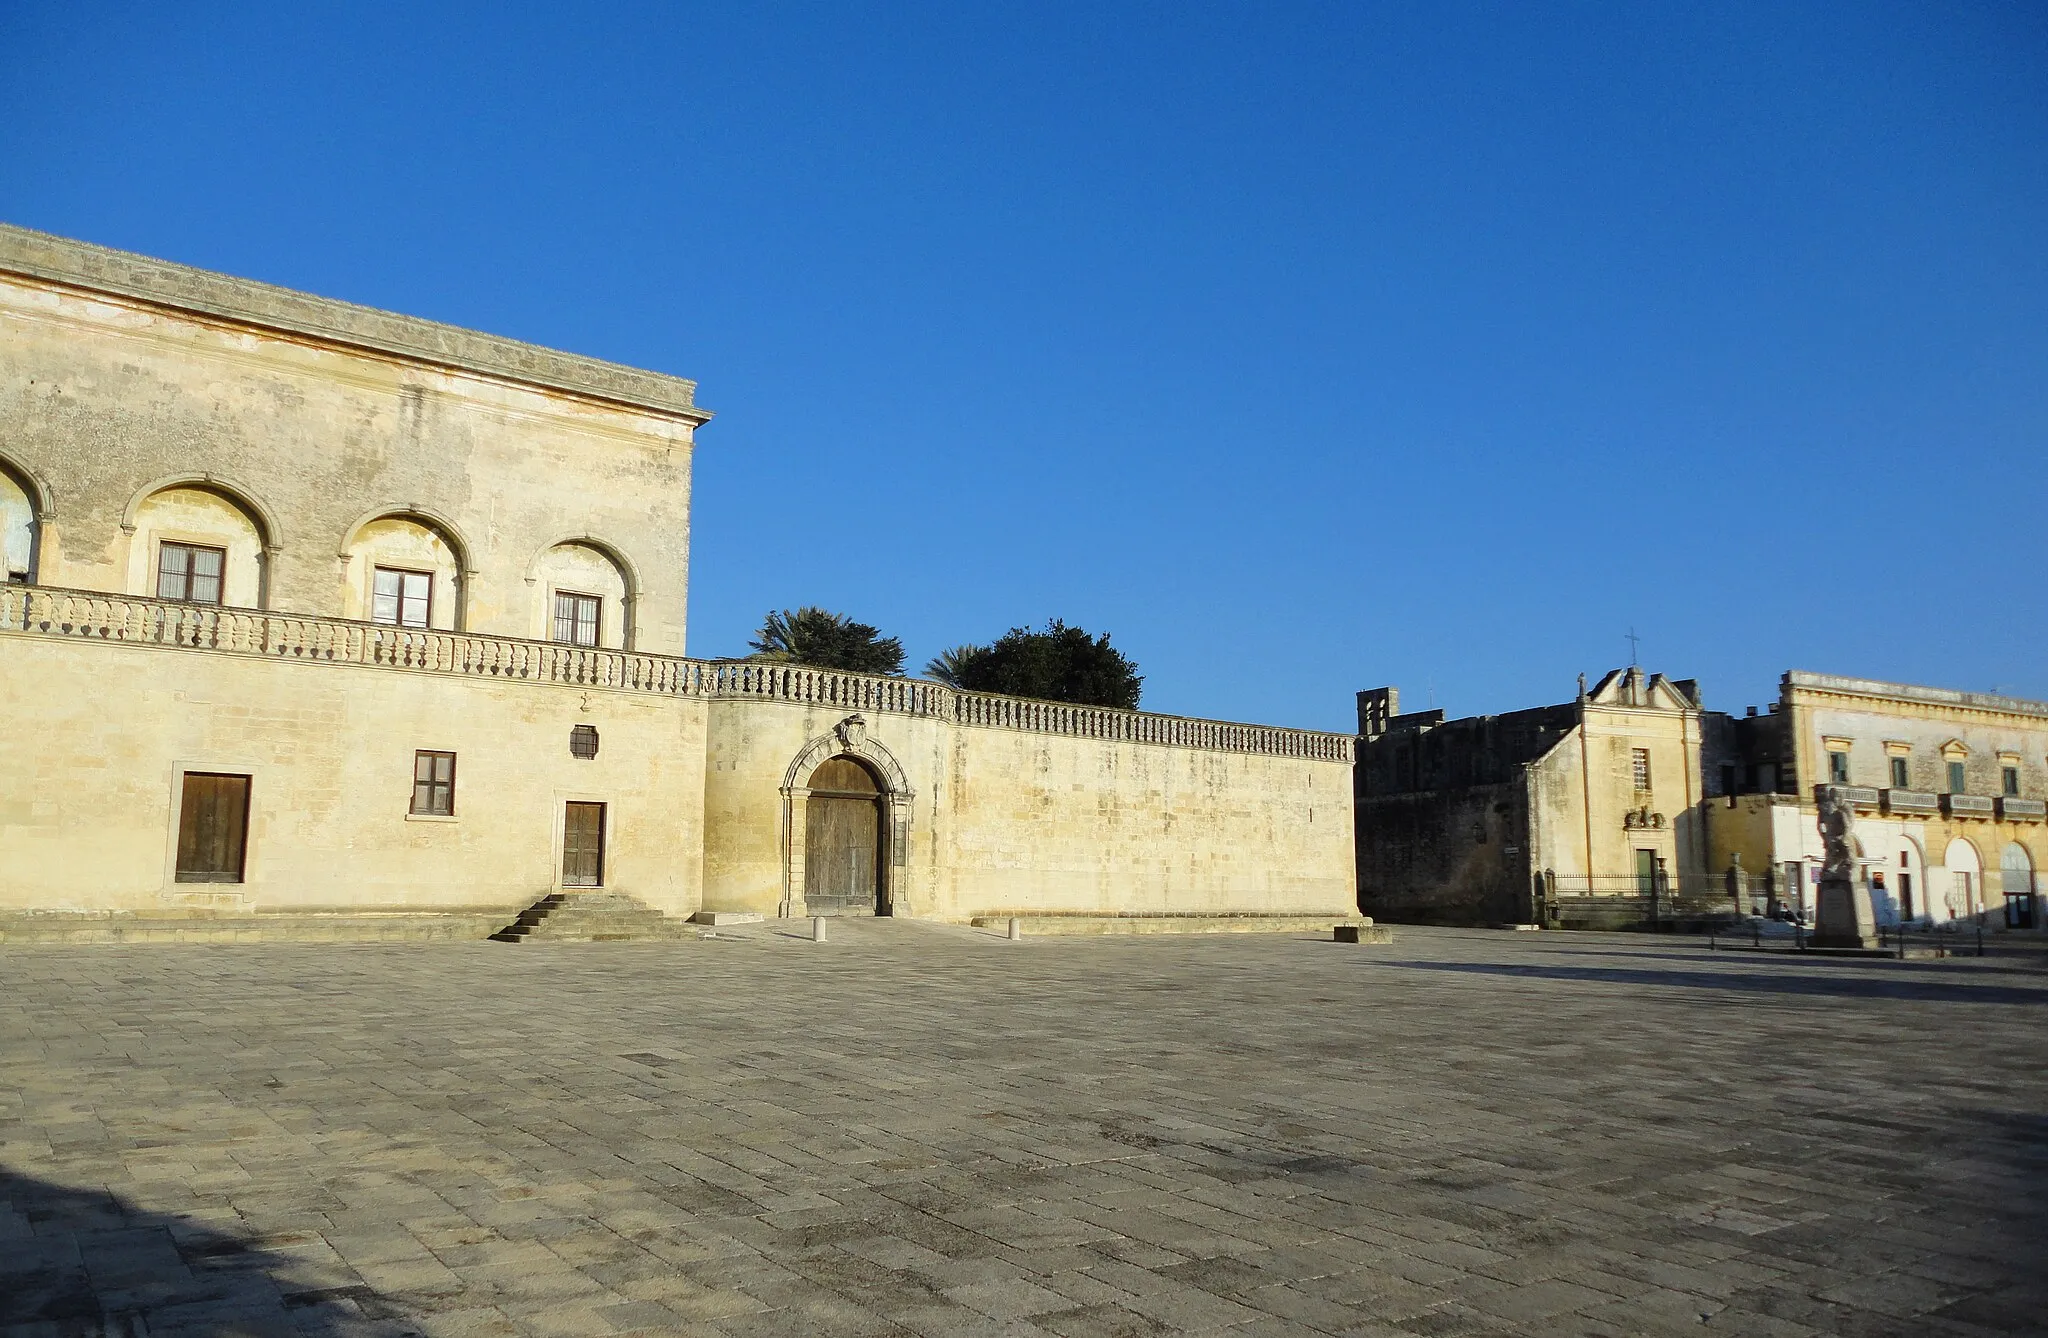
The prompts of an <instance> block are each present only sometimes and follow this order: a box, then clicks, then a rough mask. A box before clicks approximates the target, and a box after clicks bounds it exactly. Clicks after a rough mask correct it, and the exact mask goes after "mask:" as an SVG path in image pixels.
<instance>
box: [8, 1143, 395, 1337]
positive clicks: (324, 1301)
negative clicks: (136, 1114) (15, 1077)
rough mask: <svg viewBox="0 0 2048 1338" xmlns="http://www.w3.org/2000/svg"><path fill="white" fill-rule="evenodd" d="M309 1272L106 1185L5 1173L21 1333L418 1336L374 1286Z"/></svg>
mask: <svg viewBox="0 0 2048 1338" xmlns="http://www.w3.org/2000/svg"><path fill="white" fill-rule="evenodd" d="M293 1239H294V1240H296V1239H301V1237H298V1236H295V1237H293ZM303 1239H306V1240H309V1241H312V1242H320V1239H321V1238H320V1237H319V1236H317V1235H312V1234H311V1233H306V1234H305V1236H304V1237H303ZM280 1243H283V1242H280ZM308 1271H309V1270H307V1269H306V1268H305V1266H304V1265H303V1264H301V1263H300V1262H299V1261H298V1260H295V1259H292V1258H291V1257H290V1256H289V1255H286V1254H283V1253H280V1252H278V1251H277V1250H274V1249H270V1248H266V1247H265V1246H264V1245H263V1244H260V1243H259V1242H258V1241H257V1240H255V1239H251V1238H243V1237H239V1236H235V1235H231V1234H227V1233H223V1232H220V1231H216V1230H213V1229H211V1228H209V1227H204V1226H201V1225H199V1224H198V1223H196V1222H192V1221H189V1220H187V1219H184V1218H180V1217H177V1216H174V1215H169V1214H163V1213H152V1212H148V1211H145V1210H143V1209H141V1208H139V1207H137V1206H136V1205H134V1204H132V1203H129V1202H127V1201H126V1200H124V1199H122V1198H120V1197H119V1196H117V1195H115V1194H112V1193H110V1192H108V1191H106V1190H104V1189H93V1188H79V1189H73V1188H67V1187H65V1186H62V1185H53V1184H49V1183H47V1182H44V1181H41V1180H35V1179H31V1178H29V1177H27V1176H22V1175H15V1174H13V1173H11V1172H8V1171H5V1170H0V1329H5V1330H16V1326H31V1325H32V1326H36V1327H35V1328H34V1329H27V1330H16V1331H26V1332H41V1333H47V1334H51V1335H55V1336H57V1338H70V1336H71V1335H79V1336H80V1338H83V1336H84V1335H101V1334H107V1335H122V1336H127V1335H144V1334H148V1335H159V1336H160V1335H167V1334H191V1335H227V1334H255V1333H295V1332H309V1333H310V1332H316V1331H317V1332H323V1333H336V1334H347V1335H351V1336H352V1338H353V1336H357V1335H360V1336H361V1338H401V1335H412V1334H417V1333H419V1329H418V1328H417V1327H416V1326H415V1325H413V1324H410V1323H407V1322H405V1321H404V1319H403V1318H402V1316H403V1314H404V1311H403V1310H402V1308H401V1307H399V1306H397V1305H394V1304H393V1303H391V1302H390V1301H388V1300H386V1299H384V1298H382V1297H380V1296H378V1295H377V1293H375V1292H374V1291H372V1290H371V1289H370V1288H369V1287H366V1286H363V1285H362V1284H361V1283H360V1282H357V1283H355V1284H354V1285H350V1286H333V1285H323V1282H324V1283H328V1284H331V1283H332V1281H333V1279H332V1278H331V1277H330V1278H328V1279H324V1280H323V1279H316V1278H311V1277H308V1276H305V1274H306V1273H307V1272H308ZM44 1326H48V1327H44Z"/></svg>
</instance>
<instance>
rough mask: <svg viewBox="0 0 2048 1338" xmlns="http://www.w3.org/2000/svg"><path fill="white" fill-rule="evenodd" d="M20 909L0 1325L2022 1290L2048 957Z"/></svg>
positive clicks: (1843, 1297) (1710, 1320)
mask: <svg viewBox="0 0 2048 1338" xmlns="http://www.w3.org/2000/svg"><path fill="white" fill-rule="evenodd" d="M1398 935H1399V936H1398V938H1397V940H1396V942H1395V943H1394V944H1393V945H1391V946H1381V947H1361V946H1346V945H1338V944H1334V943H1328V942H1320V941H1312V940H1310V939H1307V938H1303V937H1285V936H1272V937H1266V936H1245V937H1149V938H1123V939H1036V940H1032V939H1027V940H1025V941H1023V942H1021V943H1010V942H1005V941H1003V940H1002V939H1000V938H998V937H996V936H994V935H991V934H984V933H980V932H978V931H971V930H966V929H958V928H944V927H935V926H929V925H917V924H912V923H897V922H888V921H880V922H864V923H841V924H837V925H835V926H834V936H833V941H831V942H828V943H824V944H814V943H810V942H807V941H804V940H803V939H801V938H799V937H796V936H795V932H794V931H793V930H790V929H788V928H786V927H782V926H776V925H773V924H769V925H757V926H748V927H745V928H744V929H741V930H736V931H735V930H721V931H719V933H718V935H717V937H715V938H710V939H705V940H702V941H696V942H682V943H662V944H612V943H596V944H560V945H546V944H534V945H526V946H517V947H514V946H506V945H502V944H495V943H477V944H455V945H441V946H433V945H419V946H314V945H290V944H272V945H247V946H227V945H223V946H206V945H163V946H133V947H92V948H88V947H14V948H0V973H4V975H0V978H4V981H5V988H4V990H0V1336H4V1338H15V1336H17V1335H22V1336H26V1335H36V1336H37V1338H41V1336H42V1335H51V1336H52V1338H55V1336H56V1335H64V1334H75V1333H97V1332H113V1333H121V1334H129V1335H134V1334H143V1333H147V1334H151V1335H166V1334H174V1333H207V1334H227V1333H252V1334H254V1333H279V1334H295V1333H312V1332H332V1333H347V1334H379V1335H384V1334H389V1335H397V1334H405V1333H432V1334H443V1333H446V1334H612V1333H630V1332H646V1333H676V1332H681V1333H702V1334H730V1335H766V1334H791V1335H795V1334H853V1335H866V1334H929V1335H940V1334H961V1335H997V1334H1006V1335H1041V1334H1048V1335H1051V1334H1056V1335H1067V1336H1068V1338H1092V1336H1093V1335H1113V1334H1136V1335H1143V1334H1162V1333H1206V1332H1218V1333H1224V1334H1229V1335H1242V1338H1255V1336H1257V1338H1267V1336H1277V1335H1284V1334H1316V1333H1324V1334H1330V1333H1343V1334H1377V1335H1401V1336H1403V1338H1406V1336H1408V1335H1415V1334H1466V1333H1475V1334H1478V1333H1484V1334H1525V1335H1537V1334H1559V1335H1562V1334H1617V1335H1623V1334H1625V1335H1661V1334H1692V1335H1699V1334H1714V1333H1721V1334H1742V1335H1795V1334H1913V1335H1970V1334H1989V1333H2041V1332H2044V1331H2048V1257H2044V1254H2043V1246H2044V1243H2048V1226H2044V1223H2048V1137H2044V1134H2048V1081H2044V1078H2043V1059H2044V1056H2048V1007H2044V1005H2048V970H2044V968H2043V964H2042V960H2041V958H2040V957H2039V956H2018V957H2011V958H2000V957H1992V958H1987V959H1984V960H1981V961H1980V960H1963V961H1929V962H1904V963H1901V962H1886V961H1876V962H1845V961H1829V962H1814V961H1806V960H1800V959H1797V958H1794V957H1791V956H1758V955H1755V954H1739V953H1709V952H1708V951H1706V949H1705V945H1704V943H1695V942H1692V941H1685V942H1674V941H1671V940H1667V939H1652V938H1650V937H1647V936H1624V935H1559V934H1512V933H1486V932H1454V931H1431V930H1405V929H1404V930H1400V931H1398Z"/></svg>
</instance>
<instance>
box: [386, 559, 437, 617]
mask: <svg viewBox="0 0 2048 1338" xmlns="http://www.w3.org/2000/svg"><path fill="white" fill-rule="evenodd" d="M433 612H434V574H433V573H432V572H426V571H402V570H400V569H399V568H397V567H379V568H377V571H376V575H375V584H374V585H373V587H372V588H371V592H370V621H371V622H373V623H383V624H384V625H385V626H387V627H425V626H426V625H427V620H428V619H429V618H430V617H432V616H433Z"/></svg>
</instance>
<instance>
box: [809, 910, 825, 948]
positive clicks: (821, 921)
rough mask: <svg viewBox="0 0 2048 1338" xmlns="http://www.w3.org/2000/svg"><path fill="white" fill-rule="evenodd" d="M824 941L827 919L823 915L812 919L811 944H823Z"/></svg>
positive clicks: (814, 916)
mask: <svg viewBox="0 0 2048 1338" xmlns="http://www.w3.org/2000/svg"><path fill="white" fill-rule="evenodd" d="M824 941H825V917H824V916H822V915H813V916H812V917H811V942H813V943H823V942H824Z"/></svg>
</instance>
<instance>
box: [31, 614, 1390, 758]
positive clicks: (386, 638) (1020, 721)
mask: <svg viewBox="0 0 2048 1338" xmlns="http://www.w3.org/2000/svg"><path fill="white" fill-rule="evenodd" d="M8 634H12V635H18V636H19V635H26V636H38V637H56V638H62V639H66V640H83V641H100V642H119V643H123V644H128V645H148V646H164V647H174V648H178V649H182V650H192V651H206V652H213V653H217V654H228V655H244V656H252V657H259V658H264V659H283V660H299V661H307V662H325V663H332V664H354V665H367V666H372V667H377V668H388V669H403V670H411V671H414V672H420V673H435V674H452V675H457V676H463V677H472V678H499V679H515V680H521V681H526V682H532V683H546V684H554V685H559V686H566V687H580V688H600V689H606V690H610V691H621V692H648V693H656V694H660V695H665V696H676V697H698V698H706V699H737V698H755V699H759V700H763V701H778V702H799V703H816V704H819V705H825V706H830V707H833V708H835V709H844V710H848V711H875V712H881V713H886V714H892V715H908V716H918V717H923V718H927V719H935V720H942V721H946V722H948V723H950V724H957V725H968V726H980V727H984V728H994V729H1013V730H1021V731H1026V732H1031V733H1040V734H1058V735H1065V736H1068V737H1073V738H1087V739H1104V740H1110V741H1115V742H1123V743H1149V744H1160V745H1164V746H1167V747H1179V748H1198V749H1204V750H1208V751H1214V752H1234V753H1257V754H1263V755H1267V756H1275V757H1301V758H1310V759H1316V760H1321V761H1328V762H1343V763H1347V764H1348V763H1349V762H1350V761H1351V759H1352V747H1353V742H1354V741H1353V739H1352V737H1351V736H1350V735H1348V734H1326V733H1321V732H1318V731H1315V730H1300V729H1279V728H1275V727H1272V726H1267V725H1239V724H1231V723H1228V722H1226V721H1220V720H1199V719H1193V718H1189V717H1186V716H1170V715H1155V714H1153V713H1151V712H1146V711H1118V710H1112V709H1109V708H1107V707H1099V706H1074V705H1070V704H1067V703H1063V702H1043V701H1032V700H1028V699H1025V698H1021V697H1001V696H993V695H989V694H985V693H975V692H956V691H954V690H953V689H951V688H948V687H946V686H944V685H943V684H939V683H931V682H926V681H924V680H921V679H911V678H881V677H874V676H870V675H866V674H846V673H839V672H836V671H834V670H830V669H813V668H808V667H806V666H803V665H796V664H775V663H767V662H762V661H755V660H691V659H683V658H680V657H677V656H669V655H644V654H640V653H638V652H635V651H624V650H605V649H596V648H591V647H584V646H568V645H562V644H560V643H557V642H551V641H527V640H522V639H519V638H517V637H501V636H483V635H478V634H476V633H471V632H448V631H438V630H432V629H427V628H410V627H387V626H384V625H381V624H377V623H363V622H350V621H347V620H345V619H341V618H317V617H307V616H304V615H300V614H292V613H271V612H266V611H263V610H259V609H233V608H222V607H219V606H217V605H207V604H182V603H177V602H175V601H171V600H160V599H147V598H143V597H140V596H135V595H110V594H102V593H99V592H97V591H90V590H63V589H57V588H54V587H50V586H27V585H0V635H8Z"/></svg>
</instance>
